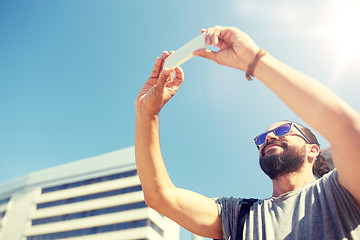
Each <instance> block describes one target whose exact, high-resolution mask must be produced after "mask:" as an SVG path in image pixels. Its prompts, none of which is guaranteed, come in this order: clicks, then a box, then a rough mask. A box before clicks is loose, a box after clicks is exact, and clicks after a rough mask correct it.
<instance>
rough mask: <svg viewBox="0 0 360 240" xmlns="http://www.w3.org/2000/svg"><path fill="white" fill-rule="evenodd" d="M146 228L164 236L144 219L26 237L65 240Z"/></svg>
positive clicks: (33, 239) (158, 228) (30, 238)
mask: <svg viewBox="0 0 360 240" xmlns="http://www.w3.org/2000/svg"><path fill="white" fill-rule="evenodd" d="M145 226H150V227H152V228H154V226H156V228H157V229H154V230H155V231H157V232H158V233H159V234H160V235H161V236H163V235H164V231H163V230H161V228H160V227H158V226H157V225H156V224H155V223H153V222H152V221H151V220H150V219H142V220H136V221H131V222H123V223H117V224H111V225H105V226H97V227H92V228H84V229H76V230H70V231H64V232H56V233H48V234H42V235H35V236H28V237H26V239H27V240H50V239H64V238H71V237H80V236H86V235H93V234H99V233H105V232H113V231H121V230H125V229H133V228H139V227H145Z"/></svg>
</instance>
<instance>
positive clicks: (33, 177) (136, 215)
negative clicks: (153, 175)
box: [0, 147, 180, 240]
mask: <svg viewBox="0 0 360 240" xmlns="http://www.w3.org/2000/svg"><path fill="white" fill-rule="evenodd" d="M179 231H180V228H179V226H178V225H177V224H176V223H174V222H172V221H171V220H169V219H168V218H166V217H164V216H162V215H161V214H159V213H158V212H156V211H154V210H153V209H151V208H149V207H147V206H146V204H145V202H144V197H143V192H142V189H141V185H140V181H139V178H138V175H137V172H136V166H135V157H134V148H133V147H130V148H126V149H122V150H119V151H115V152H111V153H107V154H103V155H99V156H95V157H91V158H87V159H83V160H80V161H75V162H72V163H68V164H64V165H60V166H57V167H53V168H49V169H45V170H42V171H39V172H35V173H32V174H29V175H27V176H24V177H21V178H18V179H15V180H12V181H9V182H6V183H3V184H1V185H0V239H1V240H50V239H66V240H85V239H86V240H99V239H101V240H110V239H111V240H163V239H171V240H179Z"/></svg>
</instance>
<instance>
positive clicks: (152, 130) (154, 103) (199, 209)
mask: <svg viewBox="0 0 360 240" xmlns="http://www.w3.org/2000/svg"><path fill="white" fill-rule="evenodd" d="M167 56H168V53H166V52H164V53H163V55H162V58H158V59H157V60H156V62H155V66H154V69H153V71H152V73H151V75H150V78H149V79H148V80H147V82H146V83H145V85H144V86H143V88H142V89H141V90H140V93H139V95H138V96H137V98H136V102H135V106H136V122H135V157H136V165H137V170H138V174H139V177H140V181H141V185H142V188H143V191H144V197H145V201H146V203H147V205H148V206H149V207H151V208H153V209H155V210H157V211H158V212H160V213H162V214H163V215H165V216H167V217H169V218H170V219H172V220H174V221H175V222H177V223H178V224H179V225H181V226H182V227H184V228H186V229H187V230H189V231H191V232H193V233H196V234H198V235H202V236H205V237H209V238H219V239H220V238H221V236H222V235H221V225H220V219H219V216H218V210H217V206H216V203H215V201H214V200H213V199H210V198H207V197H205V196H202V195H200V194H197V193H195V192H191V191H187V190H184V189H180V188H177V187H175V186H174V185H173V183H172V182H171V180H170V178H169V176H168V173H167V170H166V167H165V164H164V161H163V158H162V154H161V150H160V141H159V121H158V113H159V112H160V110H161V108H162V107H163V106H164V104H165V103H166V102H168V101H169V100H170V99H171V98H172V96H174V94H175V93H176V91H177V90H178V88H179V87H180V85H181V83H182V81H183V79H184V77H183V72H182V70H181V68H180V67H178V68H175V70H174V71H175V73H176V76H175V78H174V80H172V79H173V74H174V71H170V70H169V69H165V70H163V71H162V64H163V61H164V60H165V58H166V57H167Z"/></svg>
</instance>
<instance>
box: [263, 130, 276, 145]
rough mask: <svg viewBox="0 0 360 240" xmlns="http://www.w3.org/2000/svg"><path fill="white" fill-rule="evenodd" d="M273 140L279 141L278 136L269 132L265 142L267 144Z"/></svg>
mask: <svg viewBox="0 0 360 240" xmlns="http://www.w3.org/2000/svg"><path fill="white" fill-rule="evenodd" d="M274 139H279V137H278V136H276V135H275V133H274V132H269V133H268V134H267V135H266V138H265V142H266V143H267V142H269V141H271V140H274Z"/></svg>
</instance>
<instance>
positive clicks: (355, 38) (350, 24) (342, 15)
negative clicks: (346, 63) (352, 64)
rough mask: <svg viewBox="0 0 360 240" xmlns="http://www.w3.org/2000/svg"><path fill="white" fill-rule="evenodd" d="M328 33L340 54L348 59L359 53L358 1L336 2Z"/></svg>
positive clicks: (359, 6) (359, 7)
mask: <svg viewBox="0 0 360 240" xmlns="http://www.w3.org/2000/svg"><path fill="white" fill-rule="evenodd" d="M335 8H336V9H334V10H335V12H334V18H333V19H332V22H331V23H330V24H329V29H328V33H329V34H330V37H331V38H332V39H333V41H334V42H335V44H336V46H337V48H338V51H339V52H340V54H341V55H342V56H343V57H345V58H349V57H351V56H352V55H353V54H358V53H360V27H359V23H360V1H359V0H337V1H336V4H335Z"/></svg>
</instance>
